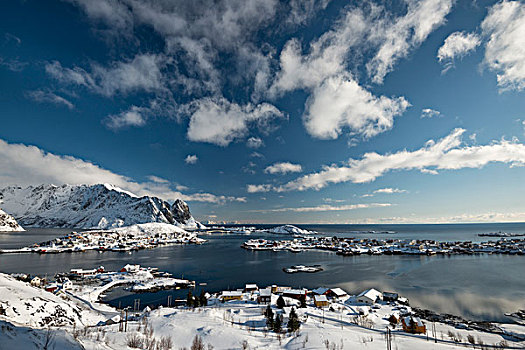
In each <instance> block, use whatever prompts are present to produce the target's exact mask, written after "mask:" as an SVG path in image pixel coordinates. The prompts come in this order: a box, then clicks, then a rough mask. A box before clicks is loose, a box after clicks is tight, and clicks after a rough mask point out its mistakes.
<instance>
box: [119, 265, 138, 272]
mask: <svg viewBox="0 0 525 350" xmlns="http://www.w3.org/2000/svg"><path fill="white" fill-rule="evenodd" d="M139 270H140V265H130V264H127V265H126V266H124V267H123V268H121V269H120V272H127V273H135V272H139Z"/></svg>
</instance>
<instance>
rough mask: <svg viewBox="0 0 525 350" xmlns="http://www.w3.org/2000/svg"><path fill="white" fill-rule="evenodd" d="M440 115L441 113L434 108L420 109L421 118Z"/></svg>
mask: <svg viewBox="0 0 525 350" xmlns="http://www.w3.org/2000/svg"><path fill="white" fill-rule="evenodd" d="M440 115H441V112H440V111H436V110H435V109H431V108H423V109H422V110H421V118H434V117H439V116H440Z"/></svg>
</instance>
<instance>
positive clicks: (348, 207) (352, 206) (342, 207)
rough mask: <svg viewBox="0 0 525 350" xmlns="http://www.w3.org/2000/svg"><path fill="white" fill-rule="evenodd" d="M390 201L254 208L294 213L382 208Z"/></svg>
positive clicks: (388, 205) (388, 204)
mask: <svg viewBox="0 0 525 350" xmlns="http://www.w3.org/2000/svg"><path fill="white" fill-rule="evenodd" d="M391 205H392V204H390V203H361V204H348V205H339V206H336V205H328V204H323V205H318V206H315V207H292V208H277V209H263V210H256V211H258V212H272V213H275V212H288V211H291V212H296V213H309V212H324V211H349V210H356V209H369V208H384V207H390V206H391Z"/></svg>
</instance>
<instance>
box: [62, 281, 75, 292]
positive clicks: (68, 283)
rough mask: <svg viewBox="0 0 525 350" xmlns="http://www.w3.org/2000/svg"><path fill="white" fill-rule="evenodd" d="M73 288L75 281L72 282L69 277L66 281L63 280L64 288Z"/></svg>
mask: <svg viewBox="0 0 525 350" xmlns="http://www.w3.org/2000/svg"><path fill="white" fill-rule="evenodd" d="M71 288H73V282H71V281H70V280H68V279H66V280H64V282H62V289H63V290H66V289H71Z"/></svg>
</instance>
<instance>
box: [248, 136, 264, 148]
mask: <svg viewBox="0 0 525 350" xmlns="http://www.w3.org/2000/svg"><path fill="white" fill-rule="evenodd" d="M246 146H248V147H250V148H260V147H262V146H264V141H263V140H261V138H259V137H250V138H249V139H248V140H246Z"/></svg>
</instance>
